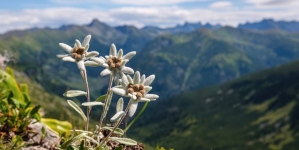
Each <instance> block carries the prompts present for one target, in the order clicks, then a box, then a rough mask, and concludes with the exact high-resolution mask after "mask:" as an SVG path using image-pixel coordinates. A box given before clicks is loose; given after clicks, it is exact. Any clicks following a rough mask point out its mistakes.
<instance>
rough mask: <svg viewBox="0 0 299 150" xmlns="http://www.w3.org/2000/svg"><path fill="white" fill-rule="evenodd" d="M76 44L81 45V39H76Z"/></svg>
mask: <svg viewBox="0 0 299 150" xmlns="http://www.w3.org/2000/svg"><path fill="white" fill-rule="evenodd" d="M76 46H77V47H81V42H80V41H79V40H77V39H76Z"/></svg>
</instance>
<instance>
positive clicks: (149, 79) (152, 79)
mask: <svg viewBox="0 0 299 150" xmlns="http://www.w3.org/2000/svg"><path fill="white" fill-rule="evenodd" d="M154 79H155V75H150V76H149V77H147V78H146V79H145V80H144V83H143V85H150V84H151V83H152V82H153V81H154Z"/></svg>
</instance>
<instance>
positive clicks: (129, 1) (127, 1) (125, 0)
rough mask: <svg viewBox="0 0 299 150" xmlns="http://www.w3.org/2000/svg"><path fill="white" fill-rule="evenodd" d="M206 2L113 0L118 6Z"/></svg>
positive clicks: (194, 0)
mask: <svg viewBox="0 0 299 150" xmlns="http://www.w3.org/2000/svg"><path fill="white" fill-rule="evenodd" d="M196 1H207V0H113V2H114V3H118V4H129V5H148V6H150V5H173V4H179V3H186V2H196Z"/></svg>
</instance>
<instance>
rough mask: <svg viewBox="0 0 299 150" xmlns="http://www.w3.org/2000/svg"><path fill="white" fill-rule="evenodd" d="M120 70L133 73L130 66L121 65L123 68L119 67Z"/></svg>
mask: <svg viewBox="0 0 299 150" xmlns="http://www.w3.org/2000/svg"><path fill="white" fill-rule="evenodd" d="M121 71H122V72H123V73H127V74H133V73H134V70H133V69H132V68H130V67H123V68H121Z"/></svg>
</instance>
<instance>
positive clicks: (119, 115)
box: [110, 111, 125, 122]
mask: <svg viewBox="0 0 299 150" xmlns="http://www.w3.org/2000/svg"><path fill="white" fill-rule="evenodd" d="M124 114H125V112H124V111H119V112H117V113H116V114H115V115H114V116H113V117H112V118H111V119H110V121H111V122H115V121H117V120H118V119H120V118H121V117H122V116H123V115H124Z"/></svg>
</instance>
